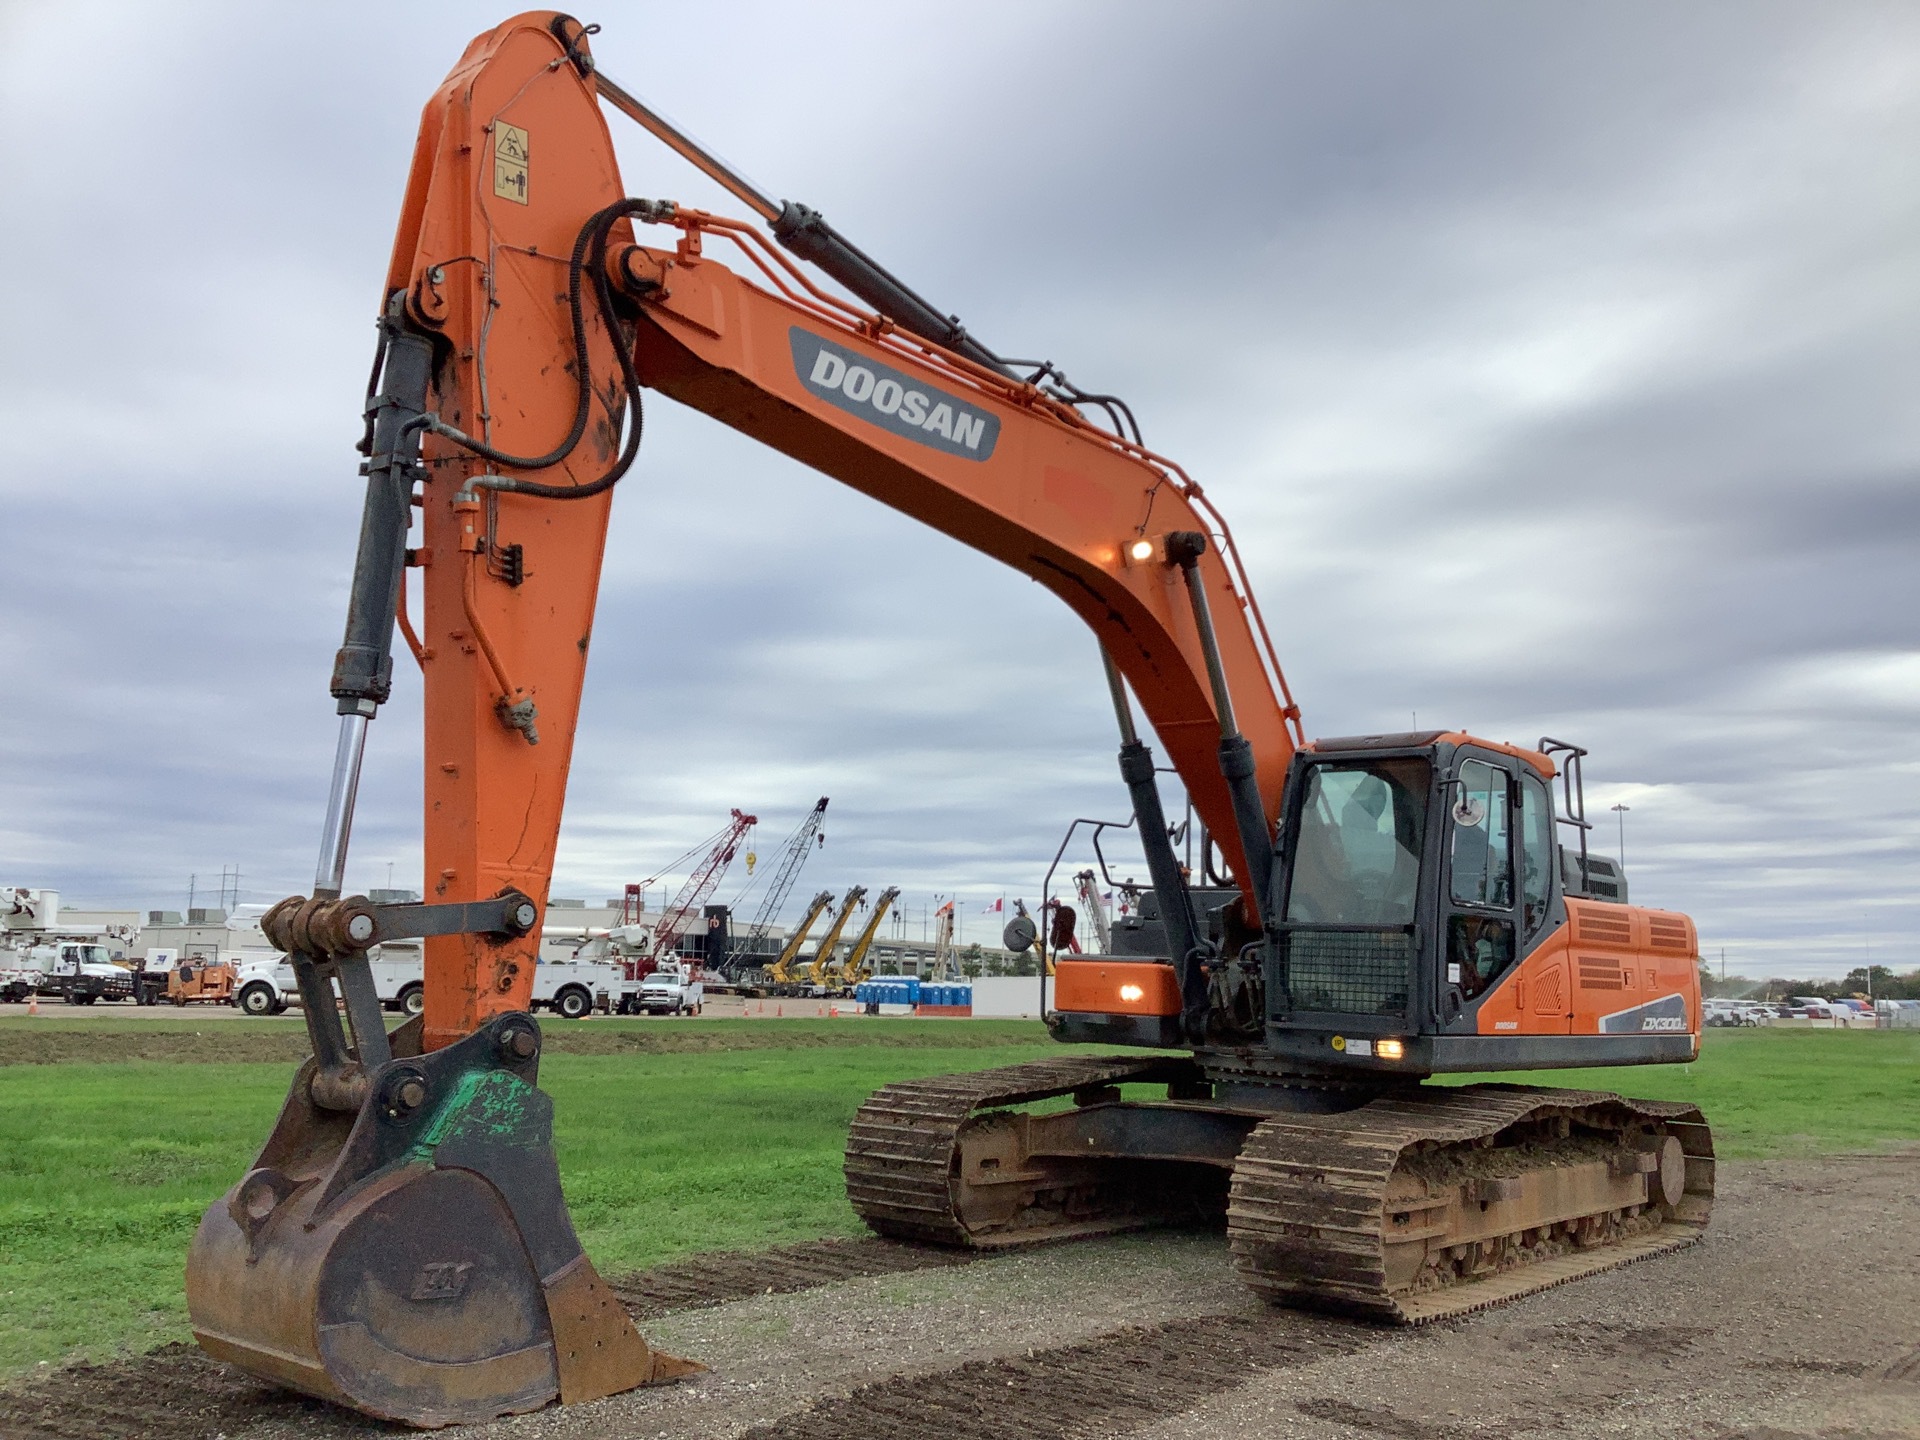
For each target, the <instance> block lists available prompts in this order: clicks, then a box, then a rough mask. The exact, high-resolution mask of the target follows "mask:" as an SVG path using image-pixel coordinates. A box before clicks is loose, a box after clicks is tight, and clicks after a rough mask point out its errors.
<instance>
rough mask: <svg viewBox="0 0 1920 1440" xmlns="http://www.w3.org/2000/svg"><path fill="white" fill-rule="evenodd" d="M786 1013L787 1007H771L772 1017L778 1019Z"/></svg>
mask: <svg viewBox="0 0 1920 1440" xmlns="http://www.w3.org/2000/svg"><path fill="white" fill-rule="evenodd" d="M786 1013H787V1007H786V1006H784V1005H776V1006H774V1007H773V1018H774V1019H776V1020H778V1019H780V1018H781V1017H782V1016H784V1015H785V1014H786Z"/></svg>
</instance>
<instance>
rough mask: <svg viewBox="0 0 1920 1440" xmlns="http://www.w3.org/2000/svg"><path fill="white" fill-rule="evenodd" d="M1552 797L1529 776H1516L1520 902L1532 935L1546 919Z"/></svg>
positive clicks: (1549, 873) (1550, 853)
mask: <svg viewBox="0 0 1920 1440" xmlns="http://www.w3.org/2000/svg"><path fill="white" fill-rule="evenodd" d="M1552 876H1553V797H1552V796H1551V795H1550V794H1548V793H1547V787H1546V786H1545V785H1544V784H1542V783H1541V781H1540V780H1539V779H1538V778H1537V777H1535V776H1532V775H1522V776H1521V777H1520V900H1521V903H1522V904H1523V905H1524V907H1525V909H1526V915H1525V921H1526V932H1527V934H1528V935H1532V934H1533V933H1534V932H1535V931H1536V930H1538V929H1539V928H1540V927H1541V926H1542V925H1543V924H1545V923H1546V919H1547V900H1548V897H1549V896H1550V895H1551V894H1552V893H1553V892H1552V890H1551V888H1550V885H1549V882H1550V880H1551V879H1552Z"/></svg>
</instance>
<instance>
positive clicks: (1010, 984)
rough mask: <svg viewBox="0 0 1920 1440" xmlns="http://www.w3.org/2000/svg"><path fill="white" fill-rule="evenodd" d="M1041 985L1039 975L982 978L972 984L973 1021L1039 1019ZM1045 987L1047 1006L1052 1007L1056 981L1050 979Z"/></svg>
mask: <svg viewBox="0 0 1920 1440" xmlns="http://www.w3.org/2000/svg"><path fill="white" fill-rule="evenodd" d="M1040 985H1041V981H1040V977H1039V976H1038V975H992V976H981V977H980V978H979V979H977V980H975V981H974V982H973V1013H974V1018H976V1019H993V1020H1038V1019H1039V1018H1040V1005H1041V1000H1040ZM1046 987H1047V998H1046V1003H1047V1004H1048V1005H1052V1004H1053V981H1051V980H1048V981H1047V982H1046Z"/></svg>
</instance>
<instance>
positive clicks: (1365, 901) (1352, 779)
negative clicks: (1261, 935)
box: [1286, 759, 1432, 925]
mask: <svg viewBox="0 0 1920 1440" xmlns="http://www.w3.org/2000/svg"><path fill="white" fill-rule="evenodd" d="M1431 774H1432V772H1431V771H1430V770H1429V769H1428V766H1427V763H1426V762H1425V761H1424V760H1412V759H1401V760H1378V761H1375V762H1373V763H1372V764H1368V765H1316V766H1315V767H1314V768H1313V771H1312V773H1311V774H1310V775H1309V776H1308V778H1307V789H1306V801H1305V804H1304V805H1303V806H1302V807H1301V816H1300V831H1299V838H1298V840H1297V842H1296V843H1295V845H1294V860H1293V884H1292V889H1291V891H1290V893H1289V895H1288V898H1287V911H1286V914H1287V919H1288V920H1291V921H1295V922H1305V923H1308V924H1313V923H1316V922H1317V923H1319V924H1323V925H1325V924H1363V925H1407V924H1411V923H1412V921H1413V916H1414V906H1415V902H1416V900H1417V898H1418V895H1419V890H1420V851H1421V846H1422V842H1423V837H1424V834H1425V829H1426V814H1427V787H1428V784H1429V777H1430V776H1431Z"/></svg>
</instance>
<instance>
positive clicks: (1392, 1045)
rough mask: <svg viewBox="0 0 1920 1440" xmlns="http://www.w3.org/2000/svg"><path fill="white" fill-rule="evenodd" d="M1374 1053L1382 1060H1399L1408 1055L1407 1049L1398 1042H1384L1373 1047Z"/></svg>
mask: <svg viewBox="0 0 1920 1440" xmlns="http://www.w3.org/2000/svg"><path fill="white" fill-rule="evenodd" d="M1373 1053H1374V1054H1376V1055H1378V1056H1379V1057H1380V1058H1381V1059H1382V1060H1399V1059H1402V1058H1403V1057H1404V1056H1405V1055H1406V1053H1407V1047H1406V1046H1404V1045H1402V1044H1401V1043H1400V1042H1399V1041H1398V1040H1382V1041H1380V1042H1379V1043H1378V1044H1377V1045H1375V1046H1374V1047H1373Z"/></svg>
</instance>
